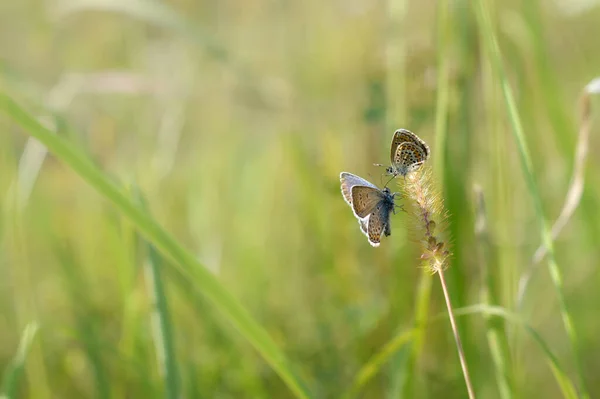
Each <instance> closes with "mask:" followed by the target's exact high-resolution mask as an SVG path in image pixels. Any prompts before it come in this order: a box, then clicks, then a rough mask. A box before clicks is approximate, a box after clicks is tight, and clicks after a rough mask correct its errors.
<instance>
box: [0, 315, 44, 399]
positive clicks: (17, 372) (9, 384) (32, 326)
mask: <svg viewBox="0 0 600 399" xmlns="http://www.w3.org/2000/svg"><path fill="white" fill-rule="evenodd" d="M38 329H39V327H38V324H37V323H36V322H31V323H29V324H27V326H26V327H25V330H23V334H22V335H21V342H19V347H18V348H17V354H16V355H15V357H14V358H13V360H12V361H11V362H10V364H9V365H8V367H7V369H6V370H5V371H4V379H3V381H2V392H3V397H4V398H6V399H13V398H17V397H19V395H17V393H18V392H17V391H18V389H19V380H20V378H21V374H23V369H24V368H25V359H27V354H28V353H29V348H30V347H31V343H32V341H33V339H34V338H35V335H36V334H37V332H38Z"/></svg>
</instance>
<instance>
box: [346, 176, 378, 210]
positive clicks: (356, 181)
mask: <svg viewBox="0 0 600 399" xmlns="http://www.w3.org/2000/svg"><path fill="white" fill-rule="evenodd" d="M340 181H341V182H342V195H343V196H344V200H345V201H346V203H347V204H348V205H350V206H352V187H354V186H366V187H373V188H377V186H375V185H374V184H372V183H370V182H368V181H367V180H365V179H363V178H362V177H358V176H356V175H353V174H352V173H348V172H342V173H340Z"/></svg>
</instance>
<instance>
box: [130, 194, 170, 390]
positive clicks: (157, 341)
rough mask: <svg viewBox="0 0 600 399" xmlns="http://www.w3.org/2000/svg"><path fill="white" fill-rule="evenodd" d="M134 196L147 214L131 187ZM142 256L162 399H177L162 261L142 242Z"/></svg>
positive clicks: (142, 200)
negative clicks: (151, 309)
mask: <svg viewBox="0 0 600 399" xmlns="http://www.w3.org/2000/svg"><path fill="white" fill-rule="evenodd" d="M133 193H134V196H135V197H136V198H137V199H138V202H139V203H140V204H141V206H142V207H143V208H144V209H145V210H146V212H149V210H148V205H147V203H146V201H145V198H144V196H143V195H142V193H141V192H140V190H139V188H138V187H137V186H134V190H133ZM143 245H144V246H145V247H146V248H145V250H146V251H145V255H146V257H147V259H146V261H145V262H144V270H145V271H146V273H145V274H146V278H147V279H148V280H149V281H148V285H149V287H148V289H149V291H150V295H151V298H152V304H153V311H152V316H151V317H152V327H153V330H154V331H153V334H152V336H153V340H154V346H155V348H156V352H157V358H158V363H159V367H160V369H161V370H160V374H162V376H163V379H164V386H165V397H167V398H168V399H178V398H179V397H180V381H181V376H180V374H179V369H178V366H177V358H176V355H175V343H174V339H173V329H172V326H173V323H172V320H171V313H170V311H169V302H168V298H167V294H166V292H165V287H164V283H163V279H164V277H163V274H162V273H161V272H162V268H163V267H164V263H165V262H164V259H163V258H162V256H160V254H159V253H158V252H157V251H156V248H154V246H153V245H152V244H150V243H149V242H147V241H145V240H144V242H143Z"/></svg>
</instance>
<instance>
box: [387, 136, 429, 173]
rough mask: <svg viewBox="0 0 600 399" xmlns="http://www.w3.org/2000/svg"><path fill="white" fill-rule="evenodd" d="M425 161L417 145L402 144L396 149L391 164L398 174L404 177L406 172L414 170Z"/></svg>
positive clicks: (424, 156) (423, 154)
mask: <svg viewBox="0 0 600 399" xmlns="http://www.w3.org/2000/svg"><path fill="white" fill-rule="evenodd" d="M425 161H426V155H425V153H424V152H423V150H422V149H421V148H420V147H419V146H418V145H416V144H415V143H410V142H404V143H402V144H400V145H399V146H398V148H397V149H396V154H395V155H394V160H393V161H392V164H393V165H394V167H395V168H396V170H398V173H399V174H401V175H403V176H406V174H407V173H408V172H410V171H411V170H414V169H416V168H417V167H418V166H420V165H421V164H422V163H423V162H425Z"/></svg>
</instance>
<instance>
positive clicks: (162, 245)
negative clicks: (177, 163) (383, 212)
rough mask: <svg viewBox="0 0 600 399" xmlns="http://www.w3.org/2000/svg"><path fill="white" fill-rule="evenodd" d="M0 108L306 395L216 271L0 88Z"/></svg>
mask: <svg viewBox="0 0 600 399" xmlns="http://www.w3.org/2000/svg"><path fill="white" fill-rule="evenodd" d="M0 108H1V109H2V110H3V111H4V112H5V113H6V114H7V115H8V116H9V117H10V118H12V119H13V120H14V121H15V122H17V123H18V124H19V125H20V126H21V127H22V128H23V129H24V130H25V131H26V132H27V133H28V134H29V135H31V136H32V137H35V138H36V139H37V140H39V141H40V142H41V143H42V144H44V145H45V146H46V147H47V148H48V150H49V151H50V152H52V153H53V154H54V155H55V156H56V157H57V158H59V159H60V160H61V161H63V162H64V163H65V164H67V165H68V166H69V167H70V168H71V169H72V170H73V171H74V172H76V173H77V174H78V175H79V176H81V177H82V178H83V179H84V180H85V181H87V182H88V183H89V184H90V185H91V186H92V187H93V188H94V189H96V190H97V191H98V192H99V193H100V194H101V195H102V196H104V197H105V198H106V199H108V200H109V201H110V202H112V203H113V205H115V206H116V207H117V208H118V209H119V210H120V211H121V212H122V213H123V214H124V215H125V216H126V217H127V218H128V219H130V220H131V221H132V222H133V223H134V224H135V225H136V226H137V228H138V229H139V231H140V232H141V233H142V235H143V236H144V237H145V238H146V239H148V241H149V242H151V243H152V244H153V245H155V246H156V248H157V249H159V250H160V251H161V252H162V253H163V254H164V255H166V256H167V257H168V258H169V259H171V260H173V261H174V264H175V265H177V266H178V267H179V269H180V270H181V271H182V272H183V273H184V274H185V275H186V276H187V278H189V279H191V280H193V281H194V282H195V284H196V289H198V290H200V291H201V292H202V293H203V294H204V295H205V296H206V297H207V298H208V299H209V300H210V301H211V302H212V303H213V304H214V305H215V306H216V307H217V308H218V309H219V310H220V311H221V312H222V313H223V314H224V315H225V317H226V318H227V319H228V320H229V321H230V322H231V323H232V324H233V325H234V326H235V327H236V328H237V329H238V330H239V332H240V333H241V334H242V335H243V336H244V337H245V338H246V339H247V340H248V341H249V342H250V343H251V344H252V345H253V346H254V348H255V349H256V350H257V351H258V352H259V353H260V354H261V355H262V357H263V358H264V359H265V360H266V361H267V363H269V364H270V365H271V367H272V368H273V369H274V370H275V371H276V372H277V373H278V374H279V376H280V377H281V379H282V380H283V381H284V382H285V384H286V385H287V386H288V388H289V389H290V390H291V391H292V392H293V393H294V394H295V396H296V397H298V398H308V397H309V396H310V395H309V393H308V390H307V388H306V387H305V386H304V384H303V383H302V382H301V381H300V379H299V377H297V376H296V375H295V374H294V373H293V372H292V369H291V365H290V364H289V362H288V360H287V359H286V357H285V356H284V354H283V353H282V352H281V350H280V349H279V348H278V347H277V345H276V344H275V343H274V342H273V340H272V339H271V337H270V336H269V335H268V333H267V332H266V331H265V329H264V328H263V327H262V326H261V325H260V324H259V323H258V322H256V320H255V319H254V318H253V317H252V316H251V315H250V314H249V313H248V311H247V310H246V309H245V308H244V307H243V306H242V305H241V304H240V303H239V301H238V300H237V299H236V298H235V297H234V296H233V295H231V294H230V293H229V292H228V291H227V290H226V289H225V288H224V287H223V286H222V285H221V284H220V283H219V281H218V280H217V279H216V278H215V276H213V275H212V274H211V273H210V272H209V271H208V269H206V268H205V267H204V266H202V264H200V262H198V260H196V258H195V257H194V255H192V254H191V253H190V252H189V251H187V250H186V249H185V248H183V246H181V244H179V242H177V241H176V240H175V239H174V238H173V237H172V236H171V235H170V234H169V233H168V232H167V231H165V230H164V229H163V228H162V227H161V226H160V225H159V224H158V223H157V222H156V221H155V220H154V219H153V218H152V217H150V215H148V214H147V213H146V212H144V210H143V209H141V208H140V207H139V206H137V205H135V204H134V203H133V202H132V201H131V200H130V199H129V198H128V197H127V196H126V194H125V193H124V191H123V190H122V189H121V188H119V187H118V186H117V185H116V184H115V183H114V182H112V181H111V180H110V179H109V177H108V176H106V175H105V174H104V173H103V172H102V171H101V170H100V169H99V168H98V167H96V166H95V165H94V164H93V163H92V162H91V161H90V160H89V159H87V158H86V157H85V156H83V155H82V154H81V152H80V151H79V150H77V149H76V148H75V147H74V146H73V145H72V144H71V143H69V142H68V141H66V140H65V139H63V138H62V137H60V136H59V135H55V134H53V133H52V132H51V131H49V130H48V129H46V128H45V127H44V126H42V125H41V124H40V123H39V122H38V121H37V120H36V119H35V118H33V117H32V116H31V115H29V114H28V113H27V112H26V111H24V110H23V109H22V108H21V107H20V106H19V105H18V104H17V103H15V102H14V101H13V100H12V99H11V98H10V97H8V96H7V95H6V94H4V93H0ZM166 265H167V266H171V264H170V263H166Z"/></svg>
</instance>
